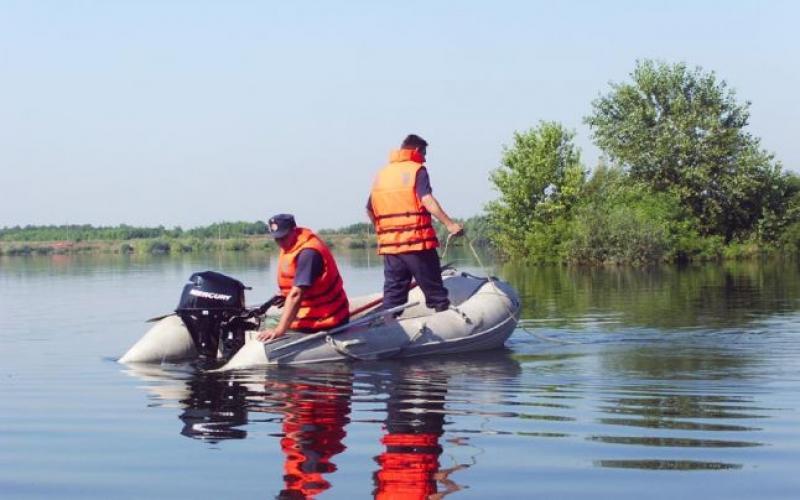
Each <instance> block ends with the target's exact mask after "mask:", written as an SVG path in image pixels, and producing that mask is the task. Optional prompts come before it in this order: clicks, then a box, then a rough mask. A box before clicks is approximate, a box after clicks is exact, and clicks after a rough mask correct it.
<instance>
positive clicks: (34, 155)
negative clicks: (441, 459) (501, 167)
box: [0, 0, 800, 228]
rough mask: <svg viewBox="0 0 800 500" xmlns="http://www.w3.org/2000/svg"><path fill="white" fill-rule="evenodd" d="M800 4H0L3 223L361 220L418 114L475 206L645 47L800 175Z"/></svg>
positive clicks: (466, 208) (588, 151) (440, 167)
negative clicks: (702, 77)
mask: <svg viewBox="0 0 800 500" xmlns="http://www.w3.org/2000/svg"><path fill="white" fill-rule="evenodd" d="M797 19H800V4H798V3H796V2H790V1H773V2H756V1H752V2H743V1H727V2H722V1H720V2H710V1H707V2H697V1H696V2H688V1H669V2H666V1H650V2H635V1H617V2H610V1H607V2H599V1H596V2H594V1H572V2H554V1H549V2H538V1H527V2H507V1H493V2H468V1H460V2H455V1H453V2H435V1H429V2H412V1H407V2H392V3H391V4H390V3H388V2H368V1H364V2H342V1H339V2H309V1H296V2H256V1H225V2H222V1H220V2H200V1H185V2H181V1H168V0H164V1H128V2H123V1H94V2H93V1H81V2H78V1H68V0H61V1H14V0H0V117H1V118H0V182H2V190H0V226H4V225H16V224H23V225H24V224H63V223H91V224H119V223H128V224H136V225H157V224H164V225H166V226H173V225H182V226H184V227H192V226H196V225H202V224H208V223H211V222H214V221H219V220H256V219H262V220H263V219H266V218H267V217H268V216H269V215H271V214H273V213H277V212H293V213H295V214H296V216H297V218H298V221H299V222H300V223H301V224H304V225H308V226H310V227H313V228H321V227H337V226H342V225H346V224H349V223H352V222H357V221H360V220H365V216H364V215H363V206H364V202H365V198H366V196H367V193H368V191H369V186H370V183H371V179H372V176H373V174H374V172H375V170H376V169H377V168H379V167H380V166H381V165H382V164H383V163H384V162H385V158H386V156H387V154H388V151H389V149H391V148H393V147H395V146H396V145H397V143H398V142H399V141H400V140H401V139H402V138H403V137H404V136H405V134H407V133H409V132H414V133H418V134H420V135H422V136H423V137H425V138H426V139H427V140H428V141H429V142H430V147H429V156H428V163H429V170H430V175H431V181H432V184H433V188H434V193H435V194H436V195H437V197H438V198H439V200H440V202H442V204H443V206H444V207H445V209H446V210H447V211H448V212H450V214H451V215H453V216H457V217H468V216H471V215H474V214H477V213H479V212H480V211H481V210H482V207H483V206H484V204H485V203H486V202H487V201H489V200H491V199H492V198H494V197H495V196H496V193H495V192H494V191H493V190H492V188H491V185H490V183H489V182H488V180H487V179H488V175H489V172H490V171H491V170H492V169H494V168H496V167H497V165H498V162H499V158H500V154H501V151H502V146H503V144H507V143H509V142H510V139H511V136H512V134H513V132H514V131H515V130H524V129H527V128H530V127H532V126H535V125H536V124H537V123H538V122H539V121H540V120H554V121H559V122H561V123H563V124H564V125H566V126H567V127H569V128H571V129H574V130H575V131H576V133H577V137H576V143H577V145H578V146H579V147H580V148H581V150H582V153H583V160H584V162H585V164H586V165H587V166H588V167H592V166H594V165H595V164H596V161H597V157H598V154H599V152H598V150H597V149H596V148H595V147H594V146H593V145H592V143H591V138H590V136H589V130H588V129H587V128H586V126H585V125H583V123H582V119H583V117H584V116H586V115H587V114H588V113H589V112H590V111H591V101H592V100H593V99H594V98H596V97H597V96H598V95H599V94H600V93H605V92H606V91H607V90H608V88H609V82H611V81H615V82H619V81H624V80H626V79H627V78H628V75H629V74H630V72H631V71H632V69H633V67H634V64H635V61H636V60H637V59H642V58H654V59H661V60H664V61H667V62H679V61H684V62H686V63H688V64H689V65H700V66H702V67H703V68H704V69H706V70H713V71H715V72H716V73H717V75H718V76H719V77H720V78H722V79H724V80H726V81H727V82H728V84H729V85H730V86H731V87H732V88H734V89H735V90H736V92H737V96H738V98H739V100H741V101H744V100H749V101H752V106H751V121H750V123H751V126H750V130H751V131H752V132H753V133H754V134H755V135H757V136H759V137H761V138H762V141H763V143H762V144H763V146H764V147H765V148H766V149H768V150H769V151H772V152H774V153H775V154H776V156H777V158H778V159H779V160H781V162H782V163H783V164H784V167H785V168H787V169H791V170H794V171H800V149H799V148H798V140H797V139H796V136H797V124H798V123H800V99H798V95H797V92H798V89H800V64H798V62H797V61H798V58H799V57H798V56H799V55H800V36H798V35H797V29H796V26H794V25H795V24H796V20H797Z"/></svg>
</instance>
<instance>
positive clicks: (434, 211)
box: [421, 194, 464, 236]
mask: <svg viewBox="0 0 800 500" xmlns="http://www.w3.org/2000/svg"><path fill="white" fill-rule="evenodd" d="M421 201H422V205H423V206H425V208H426V209H428V212H430V213H431V215H433V216H434V217H436V219H437V220H438V221H439V222H441V223H442V224H444V226H445V227H446V228H447V231H448V232H449V233H450V234H452V235H454V236H459V235H461V234H463V233H464V228H463V227H462V226H461V224H459V223H458V222H454V221H453V219H451V218H450V216H449V215H447V213H445V211H444V209H443V208H442V206H441V205H439V202H438V201H436V198H434V197H433V195H432V194H426V195H425V196H423V197H422V200H421Z"/></svg>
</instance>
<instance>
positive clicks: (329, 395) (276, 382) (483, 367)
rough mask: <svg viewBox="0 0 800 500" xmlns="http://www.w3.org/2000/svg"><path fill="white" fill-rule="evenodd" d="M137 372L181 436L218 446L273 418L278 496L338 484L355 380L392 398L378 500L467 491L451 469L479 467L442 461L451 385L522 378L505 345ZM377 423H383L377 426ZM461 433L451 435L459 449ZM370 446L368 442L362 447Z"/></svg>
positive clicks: (370, 392)
mask: <svg viewBox="0 0 800 500" xmlns="http://www.w3.org/2000/svg"><path fill="white" fill-rule="evenodd" d="M130 370H131V373H132V374H134V375H136V376H137V377H140V378H144V379H147V380H149V381H153V382H154V383H153V384H151V385H150V386H149V387H148V390H149V391H150V392H151V394H152V396H153V397H154V398H155V399H157V400H158V405H159V406H172V405H176V406H177V407H178V408H180V409H181V413H180V415H179V417H180V419H181V420H182V421H183V424H184V425H183V428H182V430H181V434H182V435H184V436H187V437H190V438H193V439H198V440H202V441H205V442H208V443H212V444H217V443H219V442H221V441H223V440H227V439H244V438H246V437H248V430H251V431H252V430H254V428H255V427H254V426H256V425H258V424H261V423H262V422H263V421H264V415H267V416H268V417H267V418H266V421H267V422H268V423H272V424H274V425H277V426H279V427H280V430H279V432H278V433H276V434H277V437H279V444H280V449H281V450H282V452H283V454H284V475H283V483H284V484H283V489H282V490H281V491H280V493H279V495H278V497H279V498H304V497H314V496H316V495H318V494H320V493H322V492H324V491H326V490H328V489H329V488H331V481H330V480H331V477H332V475H333V473H334V472H336V470H337V466H336V463H335V460H346V453H345V451H346V446H345V444H344V442H343V441H344V439H345V437H346V436H347V426H348V424H349V423H350V421H351V411H352V401H353V399H354V385H355V386H356V387H357V390H356V391H355V392H356V395H357V398H358V401H359V402H367V403H369V405H370V406H374V405H373V403H375V402H385V407H384V408H382V409H379V410H375V409H374V408H373V409H370V410H367V411H384V412H385V415H386V418H385V419H384V420H383V421H382V422H376V421H375V420H374V419H364V420H362V421H361V422H360V423H366V424H370V425H375V426H376V428H375V440H376V442H378V441H380V443H381V445H382V452H381V453H380V454H379V455H378V456H376V457H374V461H375V463H376V465H375V470H374V472H373V474H372V477H373V481H374V491H373V494H374V495H375V496H376V497H377V498H395V497H398V496H401V497H403V498H427V497H429V496H431V495H437V494H438V495H443V494H447V493H449V492H453V491H457V490H459V489H461V488H462V486H461V485H458V484H457V483H456V482H455V481H454V480H453V479H452V478H451V475H452V474H453V473H454V472H457V471H459V470H461V469H464V468H467V467H470V466H471V465H473V464H474V458H472V459H470V460H468V461H467V462H468V463H455V464H449V466H448V467H446V468H445V467H442V466H441V464H440V456H441V454H442V451H443V441H442V440H443V438H444V435H445V426H446V424H447V423H448V412H447V409H446V408H445V405H446V404H447V402H448V384H449V382H450V379H451V378H453V377H462V378H463V377H467V378H469V377H473V378H474V377H484V375H489V374H491V375H493V376H496V377H498V376H499V377H501V378H503V377H515V376H517V375H518V374H519V370H520V368H519V364H518V363H517V362H516V361H514V360H513V359H512V358H511V357H510V355H509V353H508V351H504V350H500V351H496V352H493V353H484V354H480V355H475V354H472V355H459V356H450V357H448V359H447V360H442V359H429V360H428V359H419V360H404V361H381V362H369V363H358V364H355V365H351V364H347V363H336V364H327V365H307V366H297V367H275V368H270V369H266V370H258V371H246V372H233V373H231V372H226V373H203V372H196V371H192V370H191V369H190V368H189V367H187V366H186V365H181V366H177V365H176V366H175V367H174V370H173V369H170V368H165V367H152V366H150V367H139V366H131V367H130ZM378 424H380V427H379V428H378V427H377V425H378ZM463 441H464V438H460V439H453V440H451V441H450V442H448V445H449V446H459V445H461V444H464V443H463ZM358 444H359V445H363V442H360V443H358Z"/></svg>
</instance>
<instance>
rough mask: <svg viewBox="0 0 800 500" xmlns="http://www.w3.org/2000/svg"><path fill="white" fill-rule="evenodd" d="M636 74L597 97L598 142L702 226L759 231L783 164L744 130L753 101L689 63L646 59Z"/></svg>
mask: <svg viewBox="0 0 800 500" xmlns="http://www.w3.org/2000/svg"><path fill="white" fill-rule="evenodd" d="M631 77H632V82H629V83H620V84H612V86H611V87H612V89H611V92H609V93H608V94H606V95H604V96H601V97H599V98H598V99H597V100H595V101H594V102H593V103H592V106H593V110H594V113H593V114H592V115H591V116H589V117H587V118H586V119H585V121H586V123H587V124H588V125H589V126H590V127H591V128H592V132H593V137H594V140H595V142H596V144H597V145H598V147H600V148H601V149H602V150H603V151H604V152H605V153H606V154H607V155H608V156H609V157H610V159H611V160H612V161H614V162H615V163H618V164H621V165H624V166H625V168H626V169H627V170H628V172H629V173H630V175H631V178H632V179H633V180H634V181H641V182H644V183H645V184H647V185H648V186H650V187H651V188H652V189H653V190H654V191H656V192H665V191H669V192H672V193H675V194H677V195H678V197H679V199H680V200H681V202H682V203H683V204H685V205H686V206H688V207H690V209H691V211H692V213H693V214H694V215H695V216H696V217H697V220H698V223H699V227H698V229H699V231H700V232H701V234H703V235H715V234H716V235H720V236H723V237H724V238H725V240H726V241H730V240H731V239H733V238H735V237H742V236H745V235H747V234H748V233H750V232H752V231H753V230H754V229H755V228H756V224H757V222H758V220H759V218H760V217H761V216H762V214H763V212H764V211H765V210H767V209H768V208H769V207H770V206H774V205H775V203H774V201H773V202H770V200H774V198H775V197H776V196H777V197H779V198H780V196H781V192H782V190H784V189H785V188H784V186H783V177H782V176H781V172H780V171H781V167H780V165H779V164H778V163H776V162H775V161H774V159H773V156H772V155H770V154H768V153H767V152H765V151H764V150H763V149H761V147H760V141H759V139H757V138H755V137H753V136H752V135H751V134H750V133H748V132H747V131H746V130H745V127H746V126H747V122H748V119H749V116H750V115H749V111H748V109H749V105H750V103H749V102H745V103H744V104H740V103H738V102H737V101H736V96H735V93H734V91H733V90H730V89H729V88H728V86H727V84H726V83H725V82H724V81H718V80H717V78H716V76H715V75H714V73H713V72H712V73H705V72H703V71H702V69H701V68H695V69H693V70H690V69H688V68H687V67H686V65H685V64H682V63H680V64H673V65H669V64H666V63H661V62H654V61H650V60H645V61H641V62H638V63H637V64H636V68H635V69H634V71H633V73H632V74H631ZM778 205H779V204H778Z"/></svg>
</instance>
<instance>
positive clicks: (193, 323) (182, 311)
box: [175, 271, 259, 361]
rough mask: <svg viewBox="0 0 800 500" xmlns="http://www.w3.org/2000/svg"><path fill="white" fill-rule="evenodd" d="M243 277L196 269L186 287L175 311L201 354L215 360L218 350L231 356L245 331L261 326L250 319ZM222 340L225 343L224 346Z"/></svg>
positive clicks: (207, 358)
mask: <svg viewBox="0 0 800 500" xmlns="http://www.w3.org/2000/svg"><path fill="white" fill-rule="evenodd" d="M246 289H249V288H248V287H245V286H244V285H243V284H242V282H241V281H239V280H236V279H233V278H231V277H230V276H226V275H224V274H220V273H216V272H214V271H204V272H202V273H194V274H193V275H192V276H191V277H190V278H189V282H188V283H187V284H186V286H184V287H183V293H181V300H180V302H179V303H178V307H177V309H175V312H176V313H177V314H178V316H180V318H181V319H182V320H183V323H184V324H185V325H186V328H187V329H188V330H189V333H190V334H191V336H192V340H193V341H194V345H195V347H196V348H197V352H198V353H199V354H200V358H201V359H203V360H207V361H208V360H215V359H216V358H217V350H219V349H220V348H221V350H222V356H223V357H224V358H225V359H229V358H230V357H231V356H233V354H235V353H236V351H238V350H239V349H240V348H241V347H242V346H243V345H244V332H245V331H247V330H252V329H256V328H258V326H259V324H258V320H257V319H256V320H255V322H253V321H251V320H249V318H250V315H248V314H247V310H246V308H245V302H244V291H245V290H246ZM220 340H222V345H221V346H220Z"/></svg>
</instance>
